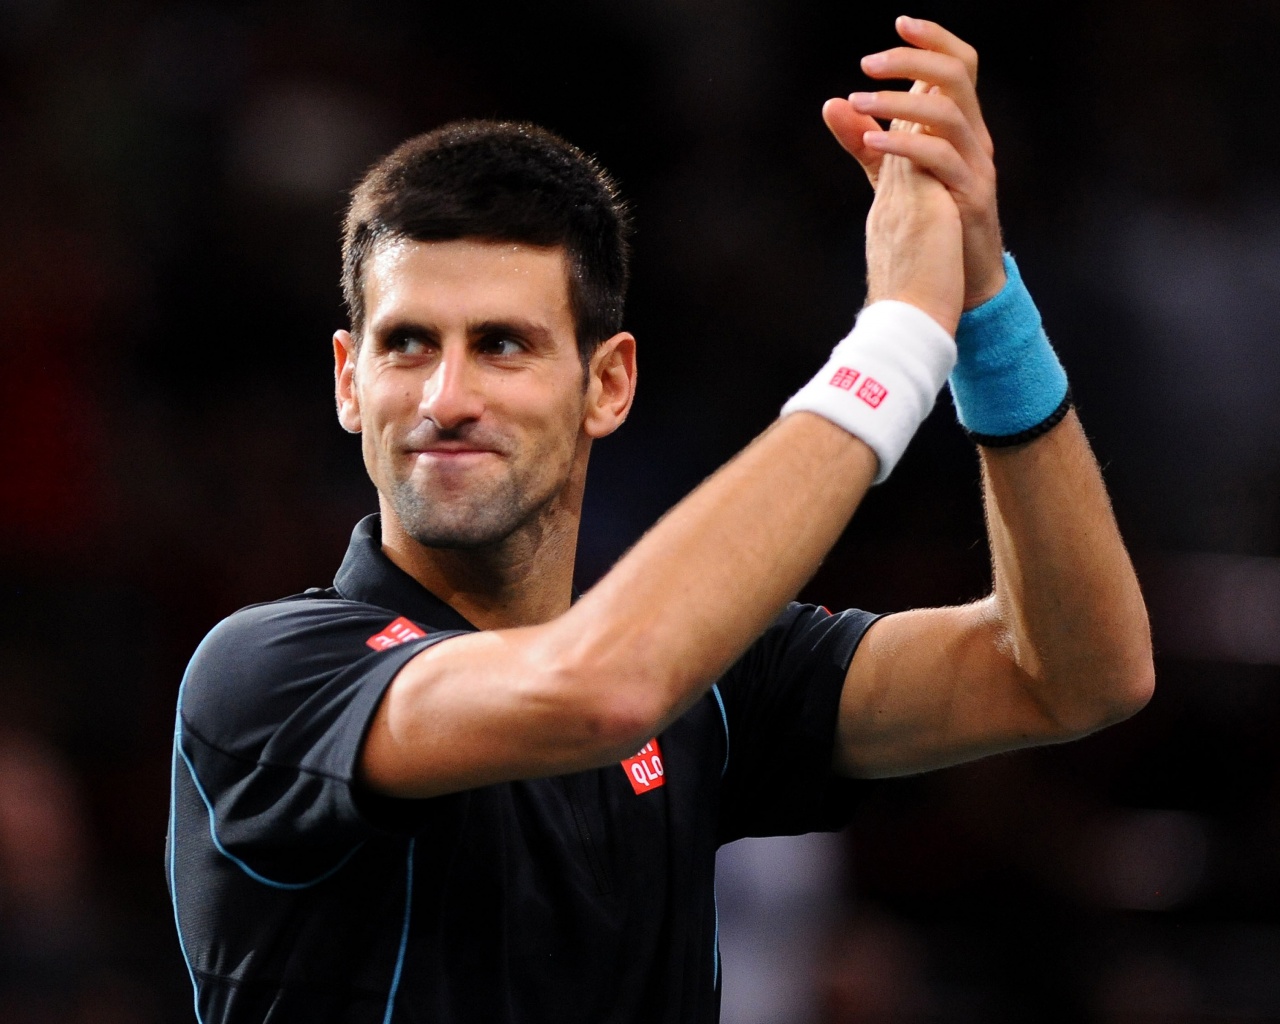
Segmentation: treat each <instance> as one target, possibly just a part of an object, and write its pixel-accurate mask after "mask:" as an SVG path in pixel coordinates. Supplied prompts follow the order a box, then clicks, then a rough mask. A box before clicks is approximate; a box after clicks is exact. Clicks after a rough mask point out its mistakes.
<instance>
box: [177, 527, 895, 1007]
mask: <svg viewBox="0 0 1280 1024" xmlns="http://www.w3.org/2000/svg"><path fill="white" fill-rule="evenodd" d="M872 619H873V616H871V615H868V614H867V613H865V612H859V611H848V612H844V613H842V614H840V615H831V614H829V613H827V612H826V611H825V610H823V609H819V608H814V607H811V606H802V605H798V604H793V605H791V606H790V607H789V608H788V609H787V610H786V611H785V612H784V613H783V614H782V615H781V616H780V617H779V619H778V620H777V621H776V622H775V623H774V624H773V625H772V626H770V628H769V629H768V630H767V631H766V632H765V633H764V634H763V635H762V636H761V637H760V639H759V640H758V641H757V642H756V643H755V644H754V645H753V646H752V647H751V648H750V649H749V650H748V651H747V653H746V654H745V655H744V656H743V657H742V659H741V660H740V661H739V662H738V663H737V664H736V665H734V666H733V668H732V669H730V670H729V672H728V673H726V675H725V676H724V677H723V678H722V679H721V680H720V681H719V682H718V683H717V685H716V686H714V687H713V688H712V689H711V690H710V691H709V692H708V693H707V694H706V696H705V697H704V698H703V699H701V700H699V701H698V702H697V703H696V704H695V705H694V706H693V707H692V708H690V709H689V711H688V712H686V713H685V714H684V715H683V716H682V717H681V718H680V719H679V720H678V721H677V722H675V724H673V725H672V726H671V727H670V728H669V729H667V730H666V731H665V732H663V733H662V734H661V735H660V736H658V737H656V738H655V740H654V742H653V744H651V745H648V746H646V748H645V749H644V750H642V751H640V752H638V754H637V755H636V756H635V757H633V758H630V759H628V760H627V761H625V762H623V763H622V764H612V765H608V766H607V767H604V768H600V769H598V770H595V771H588V772H582V773H580V774H576V775H568V776H562V777H556V778H545V779H529V780H522V781H516V782H509V783H503V784H501V785H495V786H486V787H483V788H480V789H473V790H467V791H465V792H461V793H453V794H450V795H447V796H441V797H435V798H433V799H429V800H391V799H386V798H382V797H378V796H376V795H374V794H371V793H369V792H368V791H366V790H363V789H362V788H361V787H360V786H359V784H358V783H357V782H356V781H355V776H356V763H357V758H358V754H359V750H360V745H361V743H362V741H363V738H364V736H365V733H366V731H367V729H368V726H369V722H370V720H371V718H372V716H373V713H374V710H375V708H376V707H377V705H378V702H379V700H380V699H381V697H382V694H383V692H384V691H385V690H386V687H387V685H388V684H389V683H390V682H391V680H392V678H393V677H394V676H395V674H396V673H397V672H398V671H399V670H400V668H401V666H402V665H404V664H405V663H406V662H407V661H408V660H409V659H410V658H412V657H413V656H414V655H416V654H418V653H419V652H420V651H422V650H424V649H425V648H427V647H429V646H431V645H432V644H434V643H438V642H441V641H444V642H447V641H448V638H449V637H452V636H457V635H458V634H459V633H462V632H466V631H469V630H472V629H473V628H474V627H472V626H471V625H470V624H469V623H468V622H466V621H465V620H464V619H463V618H462V617H461V616H460V615H459V614H458V613H457V612H455V611H454V610H453V609H452V608H450V607H449V606H448V605H446V604H444V603H443V602H442V601H440V600H438V599H437V598H436V597H434V596H433V595H432V594H430V593H429V592H427V591H426V590H424V589H423V588H422V587H421V586H419V585H418V584H417V583H416V582H414V580H412V579H411V578H410V577H409V576H408V575H406V574H405V573H403V572H402V571H401V570H400V569H398V568H397V567H396V566H395V565H393V564H392V562H391V561H390V560H389V559H388V558H387V557H386V556H385V555H384V554H383V552H382V549H381V536H380V531H379V523H378V519H377V517H376V516H371V517H369V518H367V519H365V520H363V521H362V522H361V523H360V524H359V525H358V526H357V527H356V530H355V533H354V534H353V536H352V540H351V546H350V548H349V549H348V551H347V555H346V558H345V560H344V561H343V563H342V567H341V569H340V570H339V571H338V575H337V577H336V579H335V580H334V584H333V586H332V587H330V588H328V589H325V590H309V591H307V592H306V593H304V594H299V595H297V596H295V597H289V598H285V599H283V600H280V601H275V602H272V603H269V604H260V605H253V606H251V607H248V608H245V609H243V610H241V611H239V612H236V613H235V614H234V615H232V616H231V617H230V618H228V619H226V620H224V621H223V622H221V623H219V625H218V626H216V627H215V628H214V630H213V631H212V632H211V633H210V634H209V635H208V636H207V637H206V638H205V639H204V641H203V642H202V643H201V645H200V647H199V648H198V649H197V651H196V653H195V655H194V657H193V658H192V660H191V664H190V666H189V667H188V669H187V672H186V676H185V678H184V679H183V682H182V688H181V691H180V692H179V697H178V715H177V726H176V732H175V740H174V758H173V779H172V787H173V789H172V803H171V808H170V825H169V837H168V876H169V888H170V892H171V894H172V896H173V903H174V913H175V916H176V920H177V926H178V934H179V939H180V942H181V946H182V952H183V955H184V957H185V958H186V961H187V965H188V968H189V969H190V972H191V977H192V981H193V983H194V985H195V1007H196V1015H197V1018H198V1019H199V1020H200V1021H201V1022H202V1024H215V1022H234V1024H249V1022H253V1024H260V1022H264V1021H271V1022H284V1024H323V1022H328V1021H332V1022H343V1024H356V1022H359V1024H375V1022H376V1024H391V1022H395V1024H410V1022H415V1024H417V1022H421V1024H428V1022H429V1024H451V1022H464V1021H465V1022H474V1024H500V1022H532V1021H547V1022H554V1024H569V1022H579V1021H580V1022H583V1024H587V1022H590V1024H602V1022H611V1021H617V1022H624V1021H625V1022H637V1024H662V1022H677V1021H679V1022H712V1021H715V1020H716V1019H717V1018H718V1014H719V1002H720V964H719V951H718V948H717V922H716V909H715V895H714V879H713V873H714V867H715V852H716V849H717V848H718V847H719V846H720V845H721V844H723V843H727V842H730V841H732V840H734V839H738V838H741V837H743V836H754V835H781V834H796V833H800V832H807V831H814V830H821V829H833V828H838V827H839V826H840V825H841V824H842V823H843V822H844V821H845V819H846V817H847V814H848V810H849V809H850V806H851V799H852V796H853V792H854V789H855V786H854V784H853V783H851V782H849V781H847V780H842V779H839V778H837V777H835V776H833V775H832V774H831V772H830V770H829V765H830V762H831V752H832V743H833V737H834V733H835V723H836V712H837V706H838V703H839V698H840V689H841V685H842V683H843V679H844V674H845V671H846V669H847V667H848V665H849V661H850V659H851V658H852V657H853V652H854V650H855V648H856V647H857V645H858V642H859V640H860V639H861V638H862V635H863V633H864V632H865V631H866V628H867V626H868V625H870V623H871V621H872Z"/></svg>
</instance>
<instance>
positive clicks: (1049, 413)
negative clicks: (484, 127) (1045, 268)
mask: <svg viewBox="0 0 1280 1024" xmlns="http://www.w3.org/2000/svg"><path fill="white" fill-rule="evenodd" d="M1004 269H1005V273H1006V274H1008V276H1009V280H1008V281H1007V282H1006V283H1005V286H1004V287H1003V288H1002V289H1000V293H999V294H998V295H996V296H995V297H994V298H992V299H988V300H987V301H986V302H984V303H983V304H982V305H981V306H978V307H976V308H975V309H971V310H969V311H968V312H967V313H965V314H964V315H963V316H961V317H960V326H959V328H958V329H957V330H956V347H957V349H958V350H959V357H958V359H957V362H956V367H955V369H954V370H952V371H951V378H950V384H951V397H952V398H953V399H954V400H955V404H956V415H957V416H958V417H959V419H960V424H961V426H963V427H964V428H965V430H967V431H968V432H969V436H970V437H972V438H973V439H974V440H975V441H977V442H978V443H979V444H982V445H988V446H997V445H1011V444H1021V443H1022V442H1024V441H1029V440H1031V439H1032V438H1034V437H1039V436H1040V435H1041V434H1043V433H1044V432H1045V431H1047V430H1049V429H1050V428H1051V427H1053V426H1055V425H1056V424H1057V423H1058V421H1059V420H1061V419H1062V417H1063V416H1065V415H1066V414H1067V410H1068V409H1070V408H1071V391H1070V389H1069V388H1068V387H1067V374H1066V371H1064V370H1063V369H1062V364H1061V363H1060V362H1058V356H1057V354H1056V353H1055V352H1054V351H1053V347H1052V346H1051V345H1050V344H1049V339H1048V337H1047V336H1046V335H1045V333H1044V327H1043V326H1042V325H1041V322H1040V311H1039V310H1038V309H1036V304H1035V303H1034V302H1033V301H1032V300H1031V293H1030V292H1028V291H1027V286H1026V285H1025V284H1023V283H1022V275H1021V274H1019V273H1018V265H1017V264H1016V263H1015V262H1014V261H1013V257H1012V256H1010V255H1009V254H1008V253H1005V254H1004Z"/></svg>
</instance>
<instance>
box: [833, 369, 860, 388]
mask: <svg viewBox="0 0 1280 1024" xmlns="http://www.w3.org/2000/svg"><path fill="white" fill-rule="evenodd" d="M861 376H862V374H860V373H859V372H858V371H857V370H851V369H849V367H847V366H842V367H840V369H838V370H836V374H835V376H834V377H832V378H831V380H830V381H829V383H830V384H831V386H832V387H833V388H840V389H842V390H844V391H848V390H849V389H850V388H852V387H853V386H854V384H856V383H857V382H858V378H859V377H861Z"/></svg>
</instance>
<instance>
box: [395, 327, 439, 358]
mask: <svg viewBox="0 0 1280 1024" xmlns="http://www.w3.org/2000/svg"><path fill="white" fill-rule="evenodd" d="M429 344H430V340H429V339H428V338H425V337H423V336H422V335H420V334H415V333H414V332H413V331H392V332H391V334H389V335H388V336H387V341H386V348H387V351H388V352H398V353H400V354H402V355H406V356H420V355H424V354H425V353H426V351H427V347H428V345H429Z"/></svg>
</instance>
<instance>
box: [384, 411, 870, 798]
mask: <svg viewBox="0 0 1280 1024" xmlns="http://www.w3.org/2000/svg"><path fill="white" fill-rule="evenodd" d="M875 471H876V458H875V456H874V455H873V454H872V452H871V450H870V449H869V448H868V447H867V446H866V445H865V444H864V443H863V442H861V441H859V440H858V439H856V438H854V437H853V436H852V435H850V434H848V433H846V432H845V431H843V430H841V429H840V428H839V427H836V426H834V425H833V424H831V423H829V422H827V421H826V420H823V419H820V418H818V417H816V416H812V415H808V414H797V415H793V416H787V417H785V418H783V419H782V420H780V421H779V422H777V423H775V424H774V425H773V426H772V427H771V428H770V429H769V430H767V431H766V432H765V433H764V434H763V435H761V437H759V438H758V439H757V440H756V441H755V442H754V443H753V444H752V445H750V446H749V447H748V448H747V449H746V450H745V451H743V452H742V453H741V454H740V455H738V456H737V458H735V459H734V460H733V461H731V462H730V463H728V464H727V465H726V466H724V467H723V468H722V469H720V470H719V471H718V472H717V473H716V474H715V475H713V476H712V477H710V478H709V479H708V480H706V481H705V482H704V483H703V484H702V485H701V486H700V487H698V488H697V489H696V490H695V491H694V492H693V493H692V494H690V495H689V496H688V497H687V498H685V499H684V500H683V501H682V502H680V504H678V505H677V506H676V507H675V508H674V509H672V510H671V512H669V513H668V514H667V515H666V516H665V517H664V518H663V519H662V520H661V521H660V522H659V523H658V524H657V525H656V526H654V527H653V529H652V530H650V531H649V532H648V533H647V534H646V535H645V536H644V537H643V538H642V539H641V540H640V542H639V543H638V544H636V546H635V547H634V548H633V549H632V550H631V551H630V552H628V553H627V554H626V555H625V556H624V557H623V558H622V559H621V560H620V561H619V562H618V564H617V565H616V566H615V567H614V568H613V569H612V570H610V572H609V573H608V574H606V576H605V577H604V578H603V579H602V580H601V581H600V582H599V583H598V584H596V586H595V587H593V588H592V589H591V590H590V591H588V593H587V594H585V595H584V596H583V597H582V598H581V600H579V601H578V602H577V603H576V604H575V605H574V606H573V607H572V608H571V609H570V610H569V611H568V612H566V613H565V614H564V615H562V616H560V617H559V618H557V619H555V620H553V621H551V622H549V623H546V624H543V625H539V626H531V627H525V628H521V629H512V630H496V631H490V632H481V633H474V634H470V635H467V636H462V637H458V638H456V639H454V640H450V641H448V642H446V643H442V644H439V645H437V646H435V647H432V648H430V649H428V650H427V651H424V652H423V653H422V654H420V655H418V656H417V657H416V658H414V659H413V660H412V661H411V662H409V664H408V665H406V666H405V668H404V669H403V670H402V671H401V673H400V675H399V676H397V678H396V680H395V682H394V683H393V685H392V687H391V689H390V690H389V691H388V693H387V696H386V698H385V699H384V700H383V702H382V704H381V705H380V707H379V709H378V712H377V715H376V716H375V719H374V722H373V724H372V726H371V728H370V731H369V735H368V739H367V741H366V744H365V747H364V751H363V755H362V762H361V771H362V774H363V777H364V779H365V781H366V782H367V783H368V784H369V785H371V786H373V787H374V788H375V789H378V790H380V791H382V792H385V793H388V794H391V795H395V796H404V797H428V796H435V795H438V794H441V793H448V792H453V791H456V790H460V789H467V788H471V787H475V786H481V785H486V784H489V783H494V782H501V781H505V780H508V779H513V778H532V777H537V776H542V775H554V774H561V773H565V772H570V771H579V770H585V769H588V768H593V767H598V766H600V765H604V764H608V763H609V762H610V761H616V760H619V759H621V758H624V757H626V756H628V755H630V754H632V753H634V752H635V750H636V749H638V748H639V747H640V746H641V745H642V744H644V743H645V742H646V741H647V740H649V739H650V738H652V737H653V736H655V735H657V734H658V733H659V732H660V731H661V730H662V729H663V728H664V727H665V725H666V723H668V722H670V721H671V720H673V719H674V718H675V717H676V716H677V715H679V714H680V712H681V711H682V710H684V709H685V708H687V707H688V706H689V705H690V704H691V703H692V702H693V701H694V700H696V699H697V698H698V697H699V696H700V695H701V694H702V693H704V692H705V691H706V689H707V688H708V687H709V686H710V685H711V683H712V682H713V681H714V680H715V679H716V678H717V677H718V676H719V675H720V674H721V673H722V672H723V671H724V670H725V668H727V667H728V666H729V665H730V664H731V663H732V662H733V661H734V660H735V659H736V658H737V657H738V656H739V655H740V654H741V653H742V651H743V650H745V648H746V647H747V645H748V644H750V642H751V641H752V640H753V639H755V637H756V636H758V635H759V634H760V633H761V632H763V630H764V629H765V627H766V626H767V625H768V623H769V622H770V621H771V620H772V619H773V618H774V617H775V616H776V615H777V614H778V612H779V611H780V610H781V609H782V608H783V607H784V605H785V604H786V602H787V601H788V600H790V599H791V598H792V597H793V596H794V595H795V593H796V592H797V591H798V590H799V589H800V587H801V586H802V585H803V584H804V582H805V580H807V579H808V578H809V576H810V575H812V573H813V572H814V571H815V569H816V568H817V567H818V565H819V563H820V562H821V560H822V558H823V556H824V555H825V553H826V551H827V550H828V548H830V546H831V545H832V544H833V543H834V542H835V540H836V539H837V538H838V537H839V535H840V532H841V531H842V530H843V528H844V526H845V524H846V523H847V522H848V519H849V516H850V515H852V513H853V510H854V509H855V508H856V507H857V505H858V502H859V501H860V500H861V498H862V496H863V494H865V493H866V490H867V487H868V486H869V485H870V482H871V479H872V477H873V475H874V473H875Z"/></svg>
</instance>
